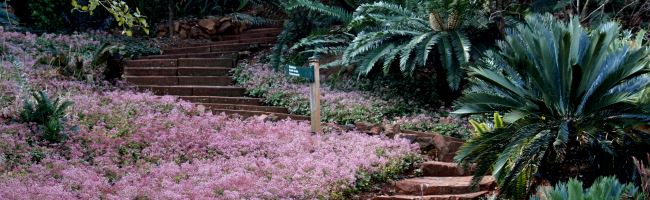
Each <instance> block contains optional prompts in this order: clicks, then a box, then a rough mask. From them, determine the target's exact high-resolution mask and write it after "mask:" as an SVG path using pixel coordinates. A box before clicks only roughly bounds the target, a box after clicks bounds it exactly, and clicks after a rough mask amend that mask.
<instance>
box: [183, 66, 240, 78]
mask: <svg viewBox="0 0 650 200" xmlns="http://www.w3.org/2000/svg"><path fill="white" fill-rule="evenodd" d="M230 70H232V68H224V67H179V68H178V75H179V76H224V75H229V74H230Z"/></svg>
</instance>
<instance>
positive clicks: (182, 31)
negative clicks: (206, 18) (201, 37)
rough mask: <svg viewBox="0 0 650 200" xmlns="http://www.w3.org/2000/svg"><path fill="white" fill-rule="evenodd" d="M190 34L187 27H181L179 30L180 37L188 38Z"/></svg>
mask: <svg viewBox="0 0 650 200" xmlns="http://www.w3.org/2000/svg"><path fill="white" fill-rule="evenodd" d="M188 36H189V35H188V32H187V31H186V30H185V29H181V31H179V32H178V37H180V38H181V39H187V38H188Z"/></svg>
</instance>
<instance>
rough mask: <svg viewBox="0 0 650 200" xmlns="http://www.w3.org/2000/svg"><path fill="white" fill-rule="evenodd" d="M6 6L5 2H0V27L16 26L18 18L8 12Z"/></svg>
mask: <svg viewBox="0 0 650 200" xmlns="http://www.w3.org/2000/svg"><path fill="white" fill-rule="evenodd" d="M8 6H9V5H7V4H6V3H5V2H0V26H4V27H12V26H15V25H16V24H18V18H17V17H16V15H14V14H12V13H10V12H9V10H8V9H9V7H8Z"/></svg>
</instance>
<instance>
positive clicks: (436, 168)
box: [420, 161, 474, 177]
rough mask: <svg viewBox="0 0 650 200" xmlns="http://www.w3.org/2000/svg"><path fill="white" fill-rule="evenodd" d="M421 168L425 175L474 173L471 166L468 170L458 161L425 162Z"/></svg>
mask: <svg viewBox="0 0 650 200" xmlns="http://www.w3.org/2000/svg"><path fill="white" fill-rule="evenodd" d="M420 169H421V170H422V175H423V176H442V177H450V176H471V175H472V174H473V173H474V170H473V169H471V167H470V169H468V170H464V169H463V168H462V167H460V166H458V164H456V163H450V162H438V161H428V162H424V163H422V164H421V165H420Z"/></svg>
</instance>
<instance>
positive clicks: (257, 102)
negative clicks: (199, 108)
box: [179, 96, 263, 106]
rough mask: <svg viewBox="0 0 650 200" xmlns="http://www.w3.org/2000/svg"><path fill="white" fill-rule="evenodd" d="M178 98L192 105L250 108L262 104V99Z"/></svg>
mask: <svg viewBox="0 0 650 200" xmlns="http://www.w3.org/2000/svg"><path fill="white" fill-rule="evenodd" d="M179 98H180V99H183V100H185V101H189V102H193V103H216V104H239V105H251V106H261V105H262V104H263V102H262V99H260V98H250V97H215V96H179Z"/></svg>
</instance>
